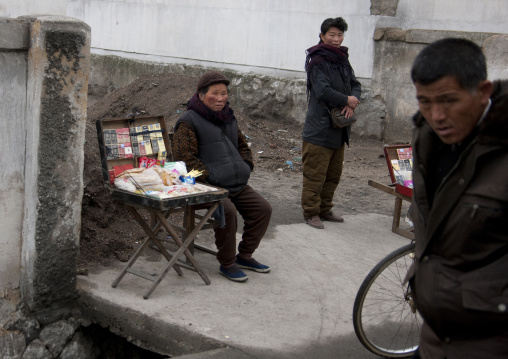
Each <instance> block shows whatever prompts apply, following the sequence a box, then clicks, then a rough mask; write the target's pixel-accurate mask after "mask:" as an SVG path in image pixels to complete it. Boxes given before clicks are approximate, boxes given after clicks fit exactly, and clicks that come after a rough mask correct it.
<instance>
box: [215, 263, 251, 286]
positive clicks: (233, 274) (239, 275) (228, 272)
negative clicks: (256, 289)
mask: <svg viewBox="0 0 508 359" xmlns="http://www.w3.org/2000/svg"><path fill="white" fill-rule="evenodd" d="M219 273H220V274H222V275H223V276H224V277H226V278H227V279H230V280H232V281H235V282H245V281H246V280H247V279H249V277H247V274H245V273H244V272H243V270H241V269H240V268H238V266H237V265H236V264H234V265H233V266H232V267H228V268H224V267H223V266H220V268H219Z"/></svg>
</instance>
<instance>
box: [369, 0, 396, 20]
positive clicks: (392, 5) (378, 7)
mask: <svg viewBox="0 0 508 359" xmlns="http://www.w3.org/2000/svg"><path fill="white" fill-rule="evenodd" d="M398 6H399V0H371V1H370V14H371V15H384V16H395V15H396V14H397V7H398Z"/></svg>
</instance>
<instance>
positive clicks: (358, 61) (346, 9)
mask: <svg viewBox="0 0 508 359" xmlns="http://www.w3.org/2000/svg"><path fill="white" fill-rule="evenodd" d="M3 3H5V5H0V16H10V17H15V16H18V15H28V14H36V13H48V12H55V13H56V14H64V15H67V16H70V17H75V18H78V19H80V20H82V21H84V22H86V23H87V24H89V25H90V26H91V28H92V53H96V54H116V55H119V56H124V57H129V58H136V59H142V60H147V61H156V62H162V63H186V64H201V65H204V66H216V67H228V68H231V69H234V70H239V71H254V72H258V73H268V74H274V75H280V74H283V75H284V76H296V77H302V76H303V64H304V59H305V50H306V49H307V48H309V47H310V46H312V45H315V44H316V43H317V41H318V33H319V27H320V25H321V22H322V21H323V20H324V19H325V18H327V17H336V16H342V17H344V18H345V19H346V21H347V22H348V23H349V31H348V32H347V33H346V40H345V42H344V45H345V46H348V47H349V48H350V56H351V63H352V65H353V67H354V69H355V72H356V74H357V76H358V77H362V78H371V77H372V67H373V54H374V42H373V40H372V35H373V33H374V29H375V27H376V24H377V23H378V22H379V25H382V26H393V27H399V28H402V29H409V28H412V29H435V30H455V31H477V32H494V33H508V21H506V19H507V18H508V1H507V0H488V1H478V0H400V2H399V8H398V10H397V15H396V17H393V18H392V17H385V16H371V15H370V3H371V2H370V0H355V1H351V0H314V1H309V0H291V1H289V0H255V1H253V0H251V1H245V0H244V1H241V0H4V1H3ZM65 8H66V9H65Z"/></svg>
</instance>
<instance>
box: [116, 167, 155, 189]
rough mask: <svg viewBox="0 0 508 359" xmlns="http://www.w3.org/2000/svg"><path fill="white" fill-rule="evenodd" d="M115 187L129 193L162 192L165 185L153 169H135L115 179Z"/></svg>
mask: <svg viewBox="0 0 508 359" xmlns="http://www.w3.org/2000/svg"><path fill="white" fill-rule="evenodd" d="M115 186H116V187H117V188H119V189H123V190H126V191H129V192H139V193H143V192H144V191H162V190H163V189H164V183H163V182H162V178H161V177H160V176H159V174H158V173H157V172H156V171H155V170H154V169H153V168H146V169H145V168H134V169H131V170H127V171H124V172H123V173H121V174H120V175H119V176H118V177H117V178H115Z"/></svg>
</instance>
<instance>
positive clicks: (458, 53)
mask: <svg viewBox="0 0 508 359" xmlns="http://www.w3.org/2000/svg"><path fill="white" fill-rule="evenodd" d="M446 76H453V77H455V78H456V79H457V81H458V83H459V85H460V86H461V87H462V88H463V89H466V90H469V91H474V90H475V89H476V88H477V86H478V84H479V83H480V82H481V81H483V80H486V79H487V63H486V60H485V55H484V54H483V52H482V49H481V48H480V46H478V45H476V44H475V43H474V42H472V41H470V40H466V39H459V38H445V39H442V40H438V41H435V42H433V43H431V44H430V45H428V46H427V47H425V48H424V49H423V50H422V51H421V52H420V53H419V54H418V56H416V59H415V61H414V63H413V67H412V69H411V79H412V80H413V83H419V84H422V85H428V84H431V83H433V82H435V81H437V80H440V79H441V78H443V77H446Z"/></svg>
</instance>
